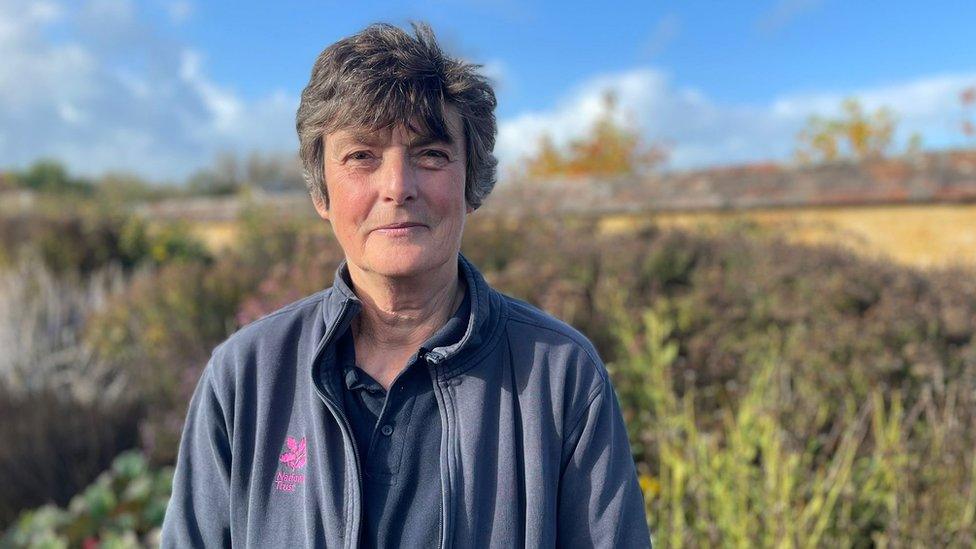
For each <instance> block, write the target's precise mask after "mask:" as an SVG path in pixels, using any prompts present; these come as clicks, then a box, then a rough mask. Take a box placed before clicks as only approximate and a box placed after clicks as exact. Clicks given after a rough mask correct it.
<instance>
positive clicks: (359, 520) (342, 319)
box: [312, 301, 363, 547]
mask: <svg viewBox="0 0 976 549" xmlns="http://www.w3.org/2000/svg"><path fill="white" fill-rule="evenodd" d="M348 303H349V302H348V301H344V302H343V304H342V308H341V309H340V310H339V317H338V318H339V319H338V320H337V321H336V322H335V323H334V324H333V325H332V326H331V327H330V328H329V331H328V332H326V334H325V336H324V337H323V338H322V343H320V344H319V346H318V347H317V348H316V349H315V354H314V355H313V356H312V372H313V382H312V387H314V388H315V393H316V394H318V396H319V398H320V399H321V400H322V402H324V403H325V406H326V408H328V409H329V412H331V413H332V417H334V418H335V420H336V421H337V422H339V428H340V430H341V431H342V436H343V437H345V438H348V439H349V441H350V442H351V444H352V454H353V456H354V457H355V461H354V462H353V468H354V469H355V470H356V488H357V489H358V490H359V497H357V498H356V509H355V517H356V528H355V532H354V533H353V540H354V543H353V544H351V545H349V544H348V543H347V544H346V545H347V546H349V547H358V546H359V535H360V530H361V529H362V525H363V517H362V514H363V501H362V500H363V477H362V472H361V471H360V468H359V448H357V447H356V438H355V437H354V436H353V435H352V426H350V425H349V421H348V420H347V419H346V416H345V415H344V414H342V413H341V412H339V410H338V408H337V407H336V406H335V404H334V403H333V402H332V401H331V400H330V399H329V397H328V396H326V395H325V394H324V393H322V390H321V389H319V384H318V381H319V379H318V378H319V376H318V375H317V373H318V372H317V370H316V369H315V363H316V362H317V361H318V358H319V355H320V354H321V353H322V350H323V349H325V346H326V345H327V344H328V343H329V341H330V340H331V339H332V337H333V336H334V335H335V332H336V331H337V330H338V328H339V326H341V325H344V324H345V323H346V313H347V312H348V310H349V305H348ZM347 541H348V538H347Z"/></svg>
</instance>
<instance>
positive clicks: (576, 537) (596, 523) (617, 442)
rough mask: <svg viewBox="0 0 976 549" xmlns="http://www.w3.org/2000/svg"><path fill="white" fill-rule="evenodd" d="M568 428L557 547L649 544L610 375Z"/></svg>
mask: <svg viewBox="0 0 976 549" xmlns="http://www.w3.org/2000/svg"><path fill="white" fill-rule="evenodd" d="M569 432H570V435H569V436H568V437H567V438H566V439H565V442H564V447H563V452H564V457H563V470H562V475H561V477H560V486H559V514H558V517H559V518H558V521H559V524H558V545H559V546H561V547H563V546H574V547H627V548H630V547H650V546H651V540H650V533H649V530H648V527H647V516H646V514H645V511H644V498H643V496H642V495H641V489H640V485H639V484H638V481H637V469H636V467H634V459H633V457H632V455H631V451H630V442H629V441H628V439H627V429H626V427H625V426H624V420H623V416H622V414H621V412H620V405H619V403H618V402H617V396H616V394H615V393H614V390H613V386H612V385H611V383H610V380H609V379H608V378H606V377H605V376H604V378H603V382H602V383H601V384H600V385H599V386H598V387H597V389H595V390H594V392H593V394H592V395H591V397H590V399H589V404H588V405H587V407H586V409H585V410H584V411H583V412H582V414H581V416H580V417H579V418H578V419H577V422H576V425H575V427H573V428H572V430H571V431H569Z"/></svg>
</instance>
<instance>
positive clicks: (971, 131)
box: [959, 86, 976, 139]
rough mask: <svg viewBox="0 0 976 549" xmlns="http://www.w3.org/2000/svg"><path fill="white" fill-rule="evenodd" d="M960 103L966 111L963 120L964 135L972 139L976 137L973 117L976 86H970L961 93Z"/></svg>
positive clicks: (975, 104)
mask: <svg viewBox="0 0 976 549" xmlns="http://www.w3.org/2000/svg"><path fill="white" fill-rule="evenodd" d="M959 102H960V103H962V108H963V111H964V113H963V119H962V134H963V135H965V136H966V137H967V138H970V139H972V138H974V137H976V124H974V123H973V120H972V116H971V112H972V109H973V108H974V107H976V86H969V87H968V88H966V89H964V90H962V91H961V92H959ZM966 111H969V112H966Z"/></svg>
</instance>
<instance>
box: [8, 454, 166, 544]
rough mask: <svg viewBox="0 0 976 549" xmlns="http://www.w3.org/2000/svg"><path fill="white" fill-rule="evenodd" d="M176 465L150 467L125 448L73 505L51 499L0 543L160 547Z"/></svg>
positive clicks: (21, 522) (16, 526)
mask: <svg viewBox="0 0 976 549" xmlns="http://www.w3.org/2000/svg"><path fill="white" fill-rule="evenodd" d="M172 483H173V470H172V468H171V467H164V468H162V469H159V470H150V469H149V468H148V466H147V463H146V460H145V458H144V457H143V456H142V455H141V454H140V453H138V452H125V453H123V454H121V455H119V456H118V457H116V458H115V460H114V461H113V462H112V466H111V469H109V470H108V471H106V472H105V473H103V474H102V475H100V476H99V477H98V480H96V481H95V483H94V484H92V485H91V486H88V488H86V489H85V490H84V491H83V492H81V493H80V494H78V495H76V496H75V497H74V498H72V499H71V503H70V504H69V505H68V507H67V509H61V508H58V507H56V506H54V505H46V506H44V507H41V508H39V509H37V510H34V511H29V512H26V513H24V514H23V515H22V516H21V517H20V519H19V520H18V521H17V522H16V523H15V524H14V525H13V527H11V528H10V529H9V530H8V531H7V533H6V534H5V535H4V537H3V538H0V545H3V546H16V547H115V548H128V547H132V548H136V547H147V546H149V547H158V546H159V530H160V527H161V526H162V522H163V516H164V514H165V512H166V505H167V503H168V501H169V496H170V492H171V491H172Z"/></svg>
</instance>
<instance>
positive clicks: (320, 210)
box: [312, 195, 329, 221]
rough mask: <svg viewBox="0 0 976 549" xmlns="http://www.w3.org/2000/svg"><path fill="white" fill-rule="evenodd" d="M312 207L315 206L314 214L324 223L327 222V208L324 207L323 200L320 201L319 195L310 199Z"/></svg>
mask: <svg viewBox="0 0 976 549" xmlns="http://www.w3.org/2000/svg"><path fill="white" fill-rule="evenodd" d="M312 205H313V206H315V212H316V213H317V214H319V217H321V218H322V219H324V220H326V221H328V220H329V207H328V206H326V205H325V200H323V199H322V197H321V195H319V196H313V197H312Z"/></svg>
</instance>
